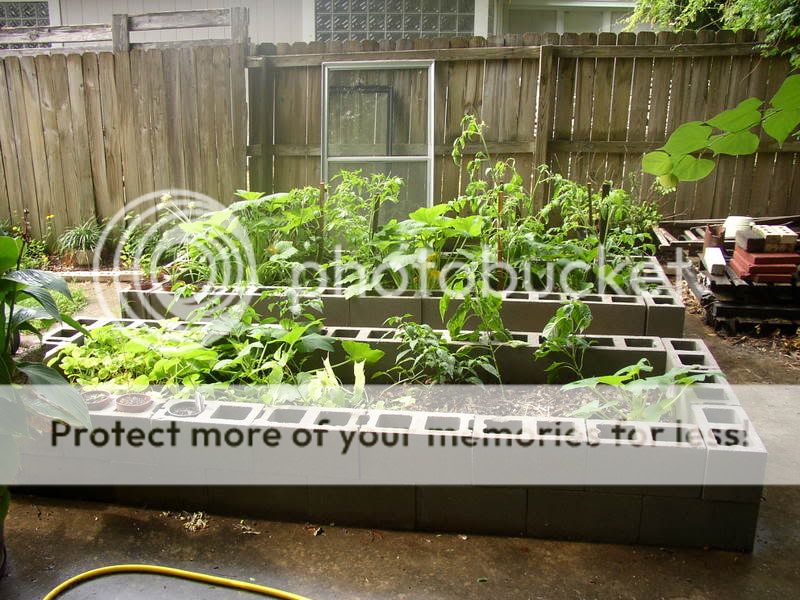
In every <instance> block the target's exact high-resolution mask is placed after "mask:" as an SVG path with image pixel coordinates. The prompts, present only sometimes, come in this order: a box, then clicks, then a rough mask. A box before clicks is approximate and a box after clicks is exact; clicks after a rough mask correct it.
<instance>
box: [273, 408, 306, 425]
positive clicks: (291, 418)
mask: <svg viewBox="0 0 800 600" xmlns="http://www.w3.org/2000/svg"><path fill="white" fill-rule="evenodd" d="M304 414H306V411H305V410H303V409H301V408H277V409H275V410H274V411H272V414H271V415H270V417H269V420H270V421H272V422H273V423H299V422H300V420H301V419H302V418H303V415H304Z"/></svg>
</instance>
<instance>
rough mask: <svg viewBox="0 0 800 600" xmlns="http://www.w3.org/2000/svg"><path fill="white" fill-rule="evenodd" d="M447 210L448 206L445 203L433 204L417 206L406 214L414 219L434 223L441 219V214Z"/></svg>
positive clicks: (429, 223)
mask: <svg viewBox="0 0 800 600" xmlns="http://www.w3.org/2000/svg"><path fill="white" fill-rule="evenodd" d="M448 210H450V207H449V206H448V205H447V204H437V205H435V206H426V207H423V208H418V209H417V210H415V211H414V212H412V213H411V214H409V215H408V216H409V218H410V219H413V220H414V221H418V222H420V223H426V224H428V225H435V224H437V223H438V222H439V221H440V220H441V217H442V215H443V214H444V213H446V212H447V211H448Z"/></svg>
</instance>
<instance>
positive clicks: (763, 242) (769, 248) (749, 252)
mask: <svg viewBox="0 0 800 600" xmlns="http://www.w3.org/2000/svg"><path fill="white" fill-rule="evenodd" d="M796 245H797V234H796V233H795V232H794V231H792V230H791V229H789V228H788V227H785V226H783V225H754V226H753V227H752V228H750V229H744V230H741V231H738V232H737V233H736V248H735V249H734V251H733V259H732V260H731V268H732V269H733V271H734V272H735V273H736V275H737V276H738V277H740V278H741V279H744V280H746V281H753V282H758V283H791V282H792V278H793V277H794V276H795V274H796V273H797V272H798V265H800V254H798V253H797V252H795V247H796Z"/></svg>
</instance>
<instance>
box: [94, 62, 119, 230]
mask: <svg viewBox="0 0 800 600" xmlns="http://www.w3.org/2000/svg"><path fill="white" fill-rule="evenodd" d="M97 62H98V68H99V81H100V101H101V105H102V110H103V140H104V149H105V157H106V171H107V173H108V175H107V177H108V193H109V200H110V202H109V205H108V206H106V207H98V208H99V210H98V214H97V216H98V217H100V218H101V219H107V218H109V217H111V216H112V215H114V214H116V213H117V211H119V210H121V209H122V208H123V207H124V206H125V201H124V200H125V189H124V185H123V180H122V145H121V143H120V142H121V137H122V136H121V127H120V116H119V106H118V104H117V82H116V75H115V73H114V71H115V69H114V55H113V54H111V53H110V52H103V53H101V54H100V55H98V57H97Z"/></svg>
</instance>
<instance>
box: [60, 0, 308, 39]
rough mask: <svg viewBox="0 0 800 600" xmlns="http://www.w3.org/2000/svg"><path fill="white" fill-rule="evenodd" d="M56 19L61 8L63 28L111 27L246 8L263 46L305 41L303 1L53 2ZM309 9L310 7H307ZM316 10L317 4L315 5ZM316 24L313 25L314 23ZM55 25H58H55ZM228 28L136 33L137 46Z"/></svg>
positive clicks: (255, 36) (213, 34)
mask: <svg viewBox="0 0 800 600" xmlns="http://www.w3.org/2000/svg"><path fill="white" fill-rule="evenodd" d="M50 4H51V10H50V16H51V20H52V19H53V16H54V13H55V10H54V8H56V7H53V4H57V5H58V6H57V8H58V11H59V12H60V15H61V24H62V25H83V24H90V23H110V22H111V15H113V14H121V13H125V14H131V15H133V14H140V13H150V12H169V11H175V10H198V9H208V8H230V7H232V6H246V7H247V8H248V9H250V39H251V41H253V42H255V43H261V42H274V43H278V42H296V41H298V40H302V39H303V7H304V2H303V1H302V0H51V2H50ZM305 6H307V4H305ZM312 6H313V4H312ZM312 22H313V21H312ZM54 24H55V22H54ZM228 29H229V28H227V27H224V28H223V27H214V28H196V29H176V30H164V31H148V32H140V33H136V32H134V33H132V34H131V41H133V42H160V41H171V40H192V39H208V38H221V37H227V36H228V35H230V31H228Z"/></svg>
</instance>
